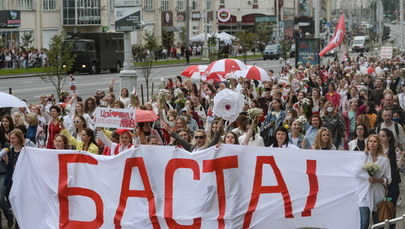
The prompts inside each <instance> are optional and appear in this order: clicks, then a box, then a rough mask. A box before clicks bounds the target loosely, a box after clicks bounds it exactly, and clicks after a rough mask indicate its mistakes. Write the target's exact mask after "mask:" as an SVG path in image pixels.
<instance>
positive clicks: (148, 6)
mask: <svg viewBox="0 0 405 229" xmlns="http://www.w3.org/2000/svg"><path fill="white" fill-rule="evenodd" d="M144 6H145V10H152V9H153V0H145V4H144Z"/></svg>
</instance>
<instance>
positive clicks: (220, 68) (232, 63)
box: [206, 59, 247, 73]
mask: <svg viewBox="0 0 405 229" xmlns="http://www.w3.org/2000/svg"><path fill="white" fill-rule="evenodd" d="M238 70H240V71H243V70H247V67H246V65H245V64H244V63H243V62H242V61H240V60H237V59H222V60H217V61H214V62H212V63H211V64H209V65H208V68H207V70H206V72H208V73H213V72H225V73H232V72H235V71H238Z"/></svg>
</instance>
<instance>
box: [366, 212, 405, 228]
mask: <svg viewBox="0 0 405 229" xmlns="http://www.w3.org/2000/svg"><path fill="white" fill-rule="evenodd" d="M398 222H401V223H402V227H401V228H402V229H405V215H402V216H400V217H397V218H395V219H390V220H388V219H387V220H385V221H384V222H381V223H377V224H375V225H373V226H372V227H371V229H378V228H384V229H389V228H390V225H392V224H397V223H398ZM397 228H398V227H397Z"/></svg>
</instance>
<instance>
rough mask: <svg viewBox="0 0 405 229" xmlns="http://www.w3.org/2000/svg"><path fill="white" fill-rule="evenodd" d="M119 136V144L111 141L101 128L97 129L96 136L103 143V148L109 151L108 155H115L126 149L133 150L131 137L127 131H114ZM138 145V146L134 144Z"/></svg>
mask: <svg viewBox="0 0 405 229" xmlns="http://www.w3.org/2000/svg"><path fill="white" fill-rule="evenodd" d="M116 132H117V134H119V143H114V142H113V141H111V140H110V139H109V138H108V137H107V135H106V134H105V133H104V131H102V130H101V128H97V136H98V137H99V139H100V140H101V141H102V142H103V143H104V145H105V146H107V147H109V148H110V149H111V151H110V155H117V154H119V153H121V152H123V151H125V150H127V149H130V148H133V147H134V144H132V142H133V140H132V135H131V133H130V132H129V130H125V129H119V130H117V131H116ZM136 145H139V144H136Z"/></svg>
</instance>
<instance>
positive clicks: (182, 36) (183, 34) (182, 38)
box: [179, 26, 187, 45]
mask: <svg viewBox="0 0 405 229" xmlns="http://www.w3.org/2000/svg"><path fill="white" fill-rule="evenodd" d="M179 36H180V42H181V44H182V45H186V38H187V31H186V27H185V26H183V27H181V31H180V33H179Z"/></svg>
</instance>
